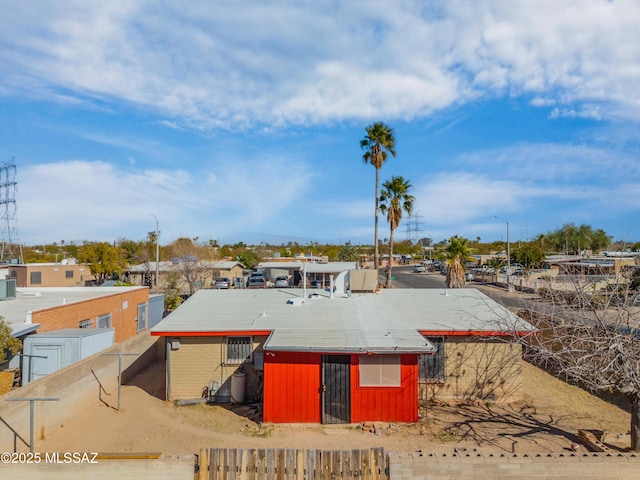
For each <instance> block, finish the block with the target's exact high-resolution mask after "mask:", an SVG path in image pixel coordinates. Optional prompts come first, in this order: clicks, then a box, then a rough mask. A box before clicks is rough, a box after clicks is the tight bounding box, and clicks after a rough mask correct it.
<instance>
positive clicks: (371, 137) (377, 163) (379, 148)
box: [360, 122, 396, 270]
mask: <svg viewBox="0 0 640 480" xmlns="http://www.w3.org/2000/svg"><path fill="white" fill-rule="evenodd" d="M365 130H366V132H367V134H366V135H365V137H364V139H362V140H360V148H362V149H363V150H365V152H364V154H363V155H362V160H364V163H370V164H371V165H373V167H374V168H375V169H376V211H375V234H374V239H373V268H375V269H376V270H377V269H378V266H379V260H380V252H379V250H378V211H379V210H380V207H379V205H380V204H379V200H380V199H379V195H380V193H379V192H380V189H379V185H380V168H381V167H382V164H383V163H384V162H385V161H386V160H387V155H388V154H389V153H390V154H391V155H392V156H394V157H395V156H396V150H395V147H396V137H395V134H394V133H393V128H391V127H390V126H388V125H385V124H384V123H382V122H375V123H373V124H372V125H369V126H368V127H367V128H365Z"/></svg>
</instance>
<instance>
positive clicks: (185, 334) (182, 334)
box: [151, 330, 271, 337]
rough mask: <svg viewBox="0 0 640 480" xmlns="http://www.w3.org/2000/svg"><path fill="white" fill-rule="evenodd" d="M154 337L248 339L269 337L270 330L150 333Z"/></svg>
mask: <svg viewBox="0 0 640 480" xmlns="http://www.w3.org/2000/svg"><path fill="white" fill-rule="evenodd" d="M151 335H152V336H154V337H248V336H250V335H254V336H256V335H265V336H269V335H271V330H238V331H228V332H151Z"/></svg>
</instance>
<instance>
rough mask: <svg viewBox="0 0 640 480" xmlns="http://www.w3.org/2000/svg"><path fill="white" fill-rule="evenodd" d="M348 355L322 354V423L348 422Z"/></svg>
mask: <svg viewBox="0 0 640 480" xmlns="http://www.w3.org/2000/svg"><path fill="white" fill-rule="evenodd" d="M350 365H351V357H350V356H349V355H323V356H322V423H350V422H351V408H350V405H351V395H350V383H351V382H350V374H349V369H350Z"/></svg>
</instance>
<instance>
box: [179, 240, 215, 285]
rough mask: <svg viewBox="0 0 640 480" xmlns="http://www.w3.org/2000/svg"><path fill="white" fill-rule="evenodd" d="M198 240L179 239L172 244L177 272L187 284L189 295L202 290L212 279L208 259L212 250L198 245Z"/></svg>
mask: <svg viewBox="0 0 640 480" xmlns="http://www.w3.org/2000/svg"><path fill="white" fill-rule="evenodd" d="M197 241H198V239H197V238H194V239H190V238H178V239H177V240H175V241H174V242H173V243H172V244H171V254H172V261H173V263H174V265H175V270H176V271H178V272H180V275H181V277H182V278H181V279H182V280H183V281H184V283H186V284H187V287H188V290H189V295H193V293H194V292H195V291H196V290H197V289H198V288H201V287H202V286H203V285H204V284H205V283H206V281H207V280H209V279H210V277H211V266H210V265H208V263H207V261H206V258H207V257H208V255H209V250H210V248H208V247H205V246H203V245H200V244H198V243H197Z"/></svg>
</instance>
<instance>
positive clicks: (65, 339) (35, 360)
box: [22, 328, 115, 385]
mask: <svg viewBox="0 0 640 480" xmlns="http://www.w3.org/2000/svg"><path fill="white" fill-rule="evenodd" d="M114 342H115V330H114V329H113V328H67V329H63V330H53V331H50V332H44V333H38V334H36V335H30V336H28V337H27V338H25V340H24V344H23V354H24V356H23V361H22V385H26V384H28V383H29V382H32V381H33V380H37V379H39V378H42V377H44V376H45V375H48V374H50V373H53V372H55V371H57V370H60V369H62V368H64V367H67V366H69V365H71V364H73V363H75V362H77V361H79V360H82V359H83V358H87V357H89V356H91V355H94V354H96V353H98V352H101V351H102V350H104V349H105V348H109V347H110V346H112V345H113V344H114Z"/></svg>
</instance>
